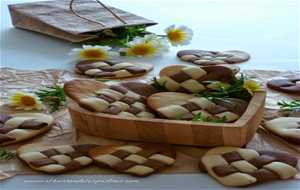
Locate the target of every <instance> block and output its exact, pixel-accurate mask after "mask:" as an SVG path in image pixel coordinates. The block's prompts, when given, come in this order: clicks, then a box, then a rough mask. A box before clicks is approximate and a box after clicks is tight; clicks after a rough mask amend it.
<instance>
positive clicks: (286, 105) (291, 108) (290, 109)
mask: <svg viewBox="0 0 300 190" xmlns="http://www.w3.org/2000/svg"><path fill="white" fill-rule="evenodd" d="M277 105H279V106H280V108H282V109H283V111H286V113H285V116H289V115H291V114H293V113H296V112H298V111H300V100H293V101H292V102H285V101H282V102H277Z"/></svg>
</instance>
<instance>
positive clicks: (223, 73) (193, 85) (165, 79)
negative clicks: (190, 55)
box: [158, 65, 234, 93]
mask: <svg viewBox="0 0 300 190" xmlns="http://www.w3.org/2000/svg"><path fill="white" fill-rule="evenodd" d="M233 76H234V71H233V70H232V69H231V68H229V67H225V66H207V67H196V66H187V65H172V66H168V67H165V68H163V69H162V70H161V71H160V73H159V78H158V82H159V83H160V84H161V85H164V86H165V87H166V88H167V90H168V91H171V92H185V93H200V92H203V91H205V90H207V88H209V86H207V85H208V84H209V83H207V81H220V82H223V83H228V84H227V86H228V87H230V85H229V83H233V82H234V78H233Z"/></svg>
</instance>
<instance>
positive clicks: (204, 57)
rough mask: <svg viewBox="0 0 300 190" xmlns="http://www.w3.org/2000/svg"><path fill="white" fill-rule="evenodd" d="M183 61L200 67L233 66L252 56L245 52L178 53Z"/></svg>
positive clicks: (196, 51) (184, 51)
mask: <svg viewBox="0 0 300 190" xmlns="http://www.w3.org/2000/svg"><path fill="white" fill-rule="evenodd" d="M177 57H179V59H181V60H182V61H187V62H191V63H195V64H198V65H218V64H233V63H240V62H244V61H247V60H248V59H249V58H250V55H249V54H248V53H246V52H243V51H238V50H229V51H204V50H182V51H179V52H178V53H177Z"/></svg>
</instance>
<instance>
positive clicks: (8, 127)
mask: <svg viewBox="0 0 300 190" xmlns="http://www.w3.org/2000/svg"><path fill="white" fill-rule="evenodd" d="M47 126H48V123H45V122H41V121H38V120H36V119H32V118H28V117H10V116H8V115H0V145H1V144H3V143H8V142H10V141H15V140H17V139H19V138H25V137H26V136H28V134H29V131H28V130H39V129H42V128H44V127H47Z"/></svg>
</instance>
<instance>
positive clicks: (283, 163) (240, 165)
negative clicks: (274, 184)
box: [199, 147, 297, 187]
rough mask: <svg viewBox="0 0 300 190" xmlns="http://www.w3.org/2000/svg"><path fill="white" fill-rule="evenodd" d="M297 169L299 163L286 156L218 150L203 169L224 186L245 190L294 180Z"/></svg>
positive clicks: (208, 156) (205, 159) (202, 163)
mask: <svg viewBox="0 0 300 190" xmlns="http://www.w3.org/2000/svg"><path fill="white" fill-rule="evenodd" d="M296 165H297V159H296V158H295V157H294V156H293V155H291V154H289V153H285V152H278V151H276V152H275V151H266V150H262V151H256V150H252V149H243V148H237V147H217V148H213V149H211V150H209V151H208V152H207V153H206V154H205V155H204V156H203V157H202V158H201V161H200V163H199V168H200V170H201V171H202V172H207V173H208V174H209V175H210V176H212V177H213V178H214V179H216V180H217V181H219V182H220V183H222V184H223V185H226V186H238V187H244V186H250V185H256V184H261V183H265V182H268V181H273V180H278V179H289V178H293V177H294V176H295V175H296V174H297V170H296V169H295V167H296Z"/></svg>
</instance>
